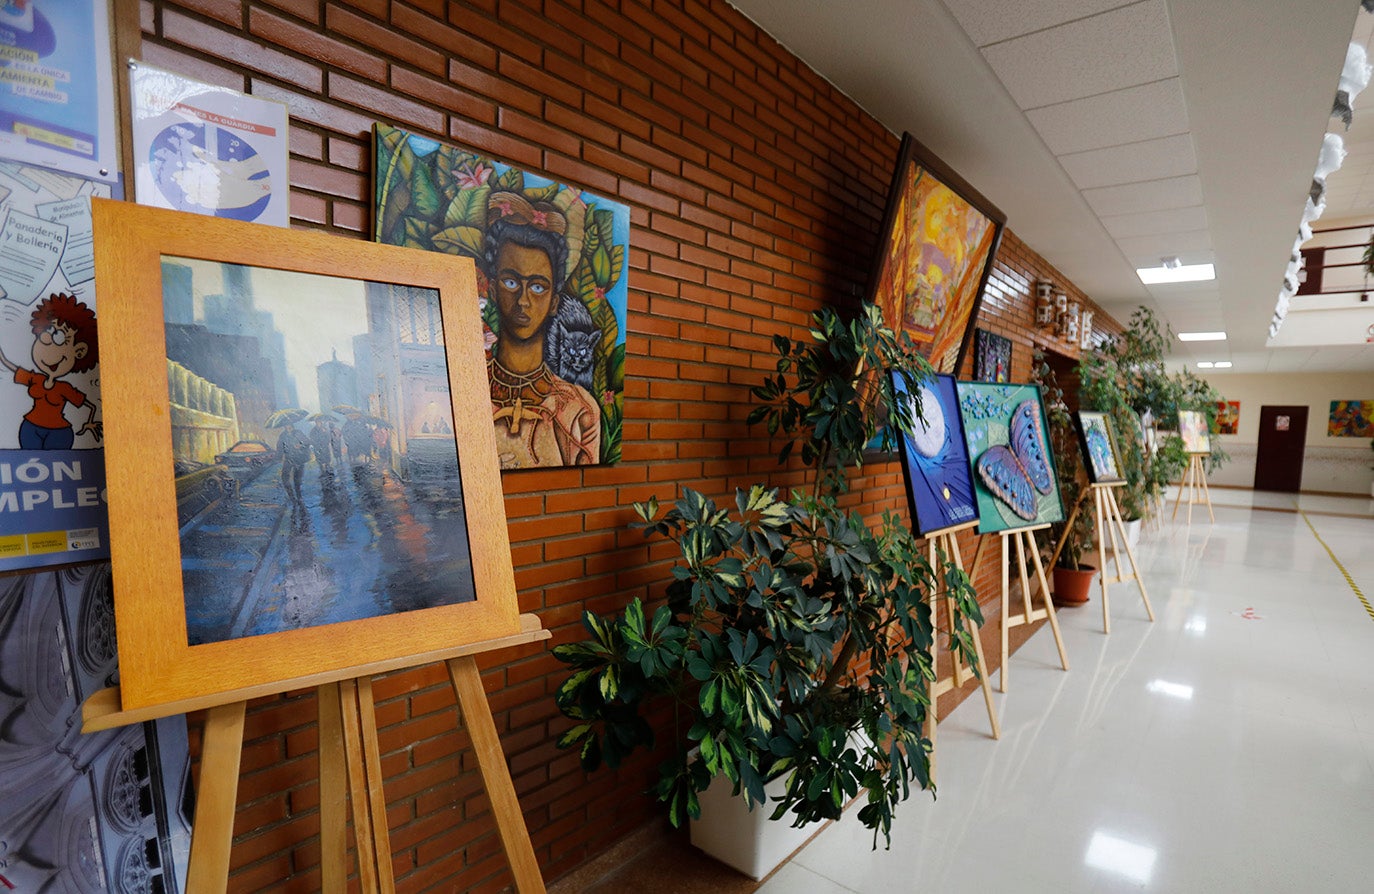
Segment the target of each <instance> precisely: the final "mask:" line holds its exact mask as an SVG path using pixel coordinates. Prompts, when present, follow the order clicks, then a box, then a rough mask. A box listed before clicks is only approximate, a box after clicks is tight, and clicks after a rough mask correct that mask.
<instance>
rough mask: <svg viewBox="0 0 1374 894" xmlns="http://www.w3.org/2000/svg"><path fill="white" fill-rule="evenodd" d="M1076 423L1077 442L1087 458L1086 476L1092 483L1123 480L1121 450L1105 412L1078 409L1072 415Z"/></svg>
mask: <svg viewBox="0 0 1374 894" xmlns="http://www.w3.org/2000/svg"><path fill="white" fill-rule="evenodd" d="M1074 419H1075V421H1076V422H1077V423H1078V443H1079V446H1080V447H1082V448H1083V455H1084V456H1086V457H1087V458H1088V463H1087V466H1088V477H1089V479H1090V480H1091V481H1092V483H1093V484H1116V483H1118V482H1122V481H1125V480H1126V479H1125V477H1123V476H1122V474H1121V461H1120V459H1119V457H1120V455H1121V452H1120V450H1119V449H1118V448H1117V446H1116V436H1115V435H1114V434H1113V433H1112V423H1111V420H1110V419H1108V418H1107V414H1106V413H1094V412H1089V411H1087V410H1080V411H1079V412H1078V413H1076V414H1075V416H1074Z"/></svg>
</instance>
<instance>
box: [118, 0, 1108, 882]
mask: <svg viewBox="0 0 1374 894" xmlns="http://www.w3.org/2000/svg"><path fill="white" fill-rule="evenodd" d="M138 18H139V22H140V25H141V31H142V41H143V48H142V58H143V60H144V61H145V62H147V63H149V64H152V65H156V66H161V67H165V68H168V69H172V70H175V71H178V72H182V73H184V74H188V75H191V76H194V77H198V78H201V79H204V80H207V81H211V82H214V83H217V84H224V85H227V86H230V87H233V88H235V89H239V90H246V91H248V92H251V93H253V94H255V95H257V96H262V97H268V98H273V99H279V100H282V101H284V102H286V103H288V104H289V105H290V107H291V181H292V183H291V187H292V192H291V211H292V217H293V222H294V224H295V225H297V226H302V227H312V228H319V229H325V230H329V231H332V232H335V233H337V234H339V235H341V236H343V237H347V238H354V239H363V238H367V237H368V232H369V227H370V212H369V209H370V206H371V191H370V176H371V160H370V159H371V148H370V127H371V125H372V123H373V122H374V121H383V122H388V123H394V124H397V125H400V126H403V127H406V128H409V129H412V130H415V131H417V132H420V133H423V134H426V135H429V136H433V137H437V138H442V139H446V140H450V141H453V142H456V143H460V144H463V145H465V146H467V147H470V148H473V149H476V150H478V151H481V152H484V153H487V154H490V155H493V156H495V157H498V158H500V159H502V160H505V161H508V162H511V163H513V164H516V165H519V166H522V167H525V168H528V169H532V170H536V171H540V172H543V173H546V174H548V175H550V176H552V177H555V178H558V179H561V180H564V181H567V182H569V183H573V184H577V185H580V186H584V187H586V188H589V189H591V190H593V191H596V192H598V193H602V194H605V195H608V196H612V197H616V198H618V199H619V200H621V201H623V202H625V203H626V204H628V205H629V206H630V208H631V222H632V236H631V251H630V257H629V267H630V273H629V285H630V293H629V314H630V317H629V339H628V359H627V362H626V374H627V375H626V405H625V419H626V421H625V425H624V441H623V455H624V460H623V461H622V462H621V463H620V464H619V465H618V466H614V467H601V468H590V469H580V470H579V469H568V470H551V471H550V470H545V471H533V472H524V473H508V474H507V475H506V476H505V478H504V485H505V490H506V495H507V497H506V510H507V514H508V516H509V523H510V535H511V541H512V552H513V557H514V562H515V570H516V582H517V585H518V587H519V590H520V596H519V598H520V608H521V610H522V611H532V612H537V613H538V614H539V616H540V618H541V619H542V621H543V624H544V626H545V627H547V628H548V629H550V630H551V631H552V632H553V644H557V643H560V642H567V641H570V640H573V639H577V638H579V637H580V636H581V635H582V634H581V628H580V626H579V624H578V619H579V617H580V615H581V613H582V611H583V610H584V609H592V610H595V611H608V610H613V609H616V608H618V607H620V606H622V605H623V604H624V603H625V602H627V601H628V600H629V599H631V598H633V597H636V596H640V597H645V598H650V599H652V598H654V597H656V596H657V595H659V594H660V593H661V591H662V588H663V586H664V585H665V584H666V582H667V580H668V568H669V561H670V560H669V554H668V548H666V547H665V546H664V545H661V544H660V545H653V544H648V543H646V542H645V541H644V539H643V538H642V537H641V536H640V534H639V533H638V532H635V531H631V530H629V529H628V527H627V524H628V522H629V521H630V520H631V516H632V513H631V510H630V509H629V504H630V502H631V501H635V500H642V499H645V498H647V497H649V496H650V495H657V496H658V497H659V498H660V499H670V498H672V497H674V496H676V495H677V494H678V492H679V488H680V487H681V486H683V485H687V486H691V487H695V488H698V489H701V490H704V491H706V492H708V493H710V494H714V495H722V496H723V495H726V494H728V493H730V492H731V491H732V490H733V489H734V488H735V487H736V486H739V485H746V484H749V483H752V482H754V481H756V480H759V479H761V478H767V479H768V480H769V481H771V482H772V483H773V484H775V485H780V486H788V485H792V484H796V483H798V482H799V481H800V480H801V478H800V475H799V473H798V472H797V471H796V470H795V467H794V468H793V469H791V470H783V471H782V472H781V473H780V472H779V471H778V469H777V467H776V463H775V461H774V450H773V445H771V444H770V443H769V442H768V440H767V439H766V438H765V437H762V436H761V435H760V433H759V432H757V431H753V430H751V429H750V428H749V427H748V426H747V425H746V424H745V421H744V420H745V416H746V415H747V413H748V410H749V388H750V386H752V385H754V384H757V383H758V382H759V381H760V378H761V376H762V373H763V371H764V370H768V369H771V368H772V364H773V356H772V350H771V346H770V339H771V336H772V335H773V334H775V333H782V334H785V335H788V336H791V337H793V338H797V337H802V336H804V327H805V325H806V323H807V320H808V317H809V314H810V313H811V312H812V311H813V310H814V309H815V308H817V307H819V306H820V305H822V304H823V303H827V302H843V301H850V300H852V299H853V297H854V296H855V295H858V294H862V290H863V287H864V280H865V278H866V276H867V271H868V267H869V259H870V256H871V254H872V252H873V250H874V245H875V240H876V231H877V229H878V225H879V222H880V218H881V215H882V206H883V202H884V194H885V192H886V189H887V185H888V181H889V178H890V176H891V169H892V166H893V165H894V164H895V161H896V152H897V146H898V138H897V137H896V136H894V135H893V134H891V133H889V132H887V131H886V130H884V129H883V128H882V127H881V126H880V125H879V124H878V123H877V122H876V121H875V120H873V119H872V118H871V117H869V116H868V115H866V114H864V113H863V112H862V111H861V110H860V109H859V108H858V107H857V106H856V105H854V103H852V102H851V101H849V100H848V99H847V98H845V97H844V96H843V95H842V94H840V93H839V92H838V91H837V90H835V89H834V88H833V87H832V86H831V85H830V84H828V83H827V82H826V81H824V80H823V79H821V78H820V77H818V76H817V75H816V74H815V73H814V72H812V71H810V70H809V69H807V68H806V67H805V66H804V65H803V64H801V63H800V62H799V61H798V60H797V59H796V58H794V57H793V56H792V55H791V54H790V53H788V52H787V51H786V50H785V49H783V48H782V47H781V46H779V45H778V44H777V43H776V42H774V41H773V40H772V39H770V38H769V37H767V36H766V35H764V34H762V33H760V32H759V31H758V30H757V29H756V28H755V27H754V25H752V24H751V23H750V22H749V21H747V20H746V19H745V18H743V17H742V16H741V15H739V14H738V13H737V12H736V11H735V10H734V9H733V8H731V7H730V6H729V5H727V4H726V3H725V2H722V0H619V2H601V0H501V2H497V0H473V2H466V3H445V2H443V0H414V2H412V3H399V2H396V3H392V2H386V0H351V2H325V3H321V2H318V0H248V2H241V0H182V2H180V3H176V2H171V0H144V2H141V3H140V5H139V17H138ZM918 136H919V135H918ZM1041 276H1048V277H1050V278H1053V279H1054V280H1055V281H1056V282H1058V283H1061V284H1062V285H1065V286H1069V287H1070V289H1071V292H1072V287H1071V285H1070V284H1069V283H1067V282H1064V281H1063V279H1062V278H1061V277H1059V275H1058V274H1057V273H1056V272H1055V271H1053V270H1052V269H1051V268H1049V267H1048V265H1046V264H1045V263H1044V261H1043V260H1042V259H1040V258H1039V257H1038V256H1037V255H1035V254H1034V252H1032V251H1031V250H1029V249H1028V248H1027V247H1026V246H1024V245H1023V244H1022V243H1021V242H1020V241H1019V240H1018V239H1017V238H1016V237H1015V236H1014V235H1012V234H1010V233H1008V234H1007V236H1006V238H1005V239H1004V241H1003V247H1002V251H1001V253H1000V255H999V260H998V263H997V269H996V273H995V276H994V278H993V280H992V281H991V284H990V286H989V289H988V294H987V298H986V300H985V303H984V309H983V312H982V314H981V315H980V323H979V324H980V325H983V326H985V327H987V328H990V329H992V330H993V331H995V332H999V333H1001V334H1003V335H1006V336H1008V337H1010V338H1011V339H1012V340H1013V343H1014V346H1015V347H1014V355H1013V371H1014V374H1015V377H1016V378H1023V377H1024V376H1025V375H1026V373H1027V371H1028V369H1029V363H1030V345H1031V343H1032V341H1033V340H1034V339H1036V338H1038V337H1040V336H1039V335H1038V334H1037V333H1035V332H1034V331H1033V327H1032V321H1031V299H1030V291H1031V290H1032V289H1033V283H1034V280H1035V279H1036V278H1037V277H1041ZM1074 294H1075V295H1076V297H1078V298H1079V299H1080V300H1084V301H1086V299H1085V298H1084V297H1083V296H1081V295H1077V293H1076V292H1075V293H1074ZM1109 323H1110V321H1108V320H1106V319H1105V318H1104V316H1103V315H1102V314H1100V313H1099V315H1098V326H1099V327H1104V326H1105V325H1108V324H1109ZM858 494H859V495H860V496H858V497H856V500H866V501H867V502H865V503H863V505H864V506H865V507H866V508H869V509H872V510H877V509H880V508H886V507H892V508H898V509H904V497H903V489H902V478H901V469H900V465H899V464H893V463H889V464H880V465H878V466H876V467H874V468H872V469H871V470H870V471H869V474H868V476H867V478H866V480H865V481H864V482H863V485H862V487H861V488H860V489H859V491H858ZM972 540H973V538H971V537H970V538H968V542H969V544H970V546H966V550H967V551H966V553H965V555H966V556H971V555H972V549H971V543H972ZM990 546H992V547H995V546H996V544H995V543H993V544H990ZM984 569H985V570H984V573H983V574H982V575H981V576H980V580H979V583H980V584H981V585H982V586H981V587H980V592H981V593H982V599H983V601H984V603H985V604H987V605H988V606H989V610H988V613H989V614H990V615H991V614H992V607H993V606H995V603H996V596H997V593H996V590H995V589H993V588H994V587H995V586H996V568H995V567H993V566H992V565H991V564H990V563H989V564H987V565H985V566H984ZM985 629H986V631H987V633H988V637H989V638H988V639H987V642H988V643H989V645H990V646H992V645H993V644H995V641H996V640H995V632H996V629H995V624H994V625H989V626H988V627H987V628H985ZM990 659H991V660H992V662H993V663H994V664H995V663H996V660H997V656H996V652H995V649H994V651H993V652H991V653H990ZM482 666H483V676H484V683H485V685H486V689H487V692H488V694H489V696H490V698H491V702H492V708H493V710H494V712H495V715H496V724H497V728H498V730H499V731H500V733H501V737H502V744H503V746H504V749H505V753H506V756H507V758H508V759H509V761H510V765H511V770H512V775H513V776H514V779H515V785H516V789H517V792H518V794H519V798H520V802H521V806H522V808H523V810H524V813H525V818H526V821H527V823H528V825H529V829H530V833H531V836H532V838H533V841H534V846H535V850H536V854H537V856H538V859H539V861H540V864H541V865H542V867H543V869H544V873H545V876H546V877H547V878H549V879H554V878H556V877H558V876H560V875H563V874H565V873H567V872H568V871H570V870H571V869H573V868H575V867H577V866H578V865H579V864H581V863H583V862H584V861H586V860H587V859H588V858H589V857H590V856H592V855H595V854H596V853H597V852H599V851H601V850H603V849H605V848H606V847H607V846H608V845H609V844H611V843H612V842H614V841H615V840H616V839H617V838H619V837H622V836H623V835H625V834H626V833H628V832H630V831H632V830H634V829H635V828H637V827H640V826H642V825H643V824H645V823H647V822H650V821H656V820H658V818H659V816H660V813H659V811H658V810H657V809H656V806H655V805H654V804H653V803H651V802H650V800H649V799H647V798H646V797H645V796H644V795H643V794H642V792H643V791H644V789H645V788H646V787H647V786H648V784H649V782H650V779H651V777H652V774H653V768H654V766H655V765H656V763H657V762H658V760H659V756H658V755H644V756H641V757H640V758H638V759H636V760H634V761H632V762H631V763H629V764H628V765H626V766H624V767H622V768H621V769H620V770H618V771H615V772H612V771H604V770H603V771H601V772H599V773H598V774H596V775H594V776H591V777H587V776H586V775H584V774H583V773H582V772H581V770H580V769H579V768H578V766H577V761H576V757H575V756H574V755H570V754H565V753H562V752H560V751H559V750H558V749H557V748H556V747H555V745H554V741H555V739H556V737H557V736H558V734H559V733H560V732H561V731H562V730H563V729H564V728H566V724H565V722H564V721H563V720H562V719H561V718H560V717H559V715H558V714H557V711H556V709H555V707H554V704H553V699H552V693H553V691H554V689H555V688H556V687H557V685H558V684H559V682H560V681H561V679H562V676H563V675H562V673H561V670H560V665H559V664H558V662H556V661H555V660H554V659H553V658H552V656H551V654H550V652H549V648H548V646H546V645H544V644H540V645H538V646H535V647H530V648H525V649H521V650H512V651H510V652H506V653H501V654H498V655H495V656H489V657H488V658H487V659H486V660H484V661H483V663H482ZM376 692H377V698H378V701H379V707H378V720H379V724H380V726H381V742H382V747H383V750H384V757H383V769H384V770H385V772H386V774H387V782H386V793H387V798H388V801H389V805H390V808H389V819H390V825H391V829H392V845H393V850H394V854H393V858H394V861H395V866H396V872H397V876H398V887H399V888H400V890H402V891H424V890H442V891H494V890H499V889H501V888H502V887H504V886H506V885H508V884H509V883H510V876H509V873H508V872H507V870H506V868H505V862H504V858H503V856H502V854H501V851H500V845H499V842H498V840H497V838H496V835H495V830H494V826H493V824H492V822H491V819H490V811H489V807H488V804H487V801H486V799H485V797H484V796H483V795H482V793H481V784H480V780H479V779H478V777H477V773H476V768H475V765H474V762H473V758H472V755H471V753H470V752H469V751H468V750H467V746H468V741H467V737H466V734H465V733H464V732H462V731H461V730H460V729H457V728H456V727H457V723H456V715H455V709H454V704H453V696H452V692H451V690H450V688H449V687H448V685H447V682H446V677H445V676H444V674H443V672H442V668H440V667H437V666H435V667H425V668H420V669H416V670H413V671H409V672H404V673H396V674H392V675H390V676H388V677H386V678H384V679H382V680H380V681H379V682H378V685H377V689H376ZM965 694H966V693H965ZM962 696H963V694H960V693H952V694H951V695H950V696H947V699H949V702H948V704H949V706H952V705H953V703H954V702H955V701H956V700H958V699H959V698H961V697H962ZM249 710H250V714H249V718H248V727H247V733H246V743H245V749H244V759H243V770H242V780H241V783H240V786H239V808H238V814H237V821H236V824H235V831H236V836H237V837H236V840H235V847H234V853H233V865H234V869H233V876H232V882H231V887H232V888H233V889H234V890H242V891H247V890H253V891H258V890H289V891H308V890H315V889H316V888H317V887H318V884H319V868H318V863H319V842H318V838H317V837H316V836H317V832H318V828H319V821H318V813H317V808H318V800H319V793H318V787H317V785H316V783H315V782H314V780H313V777H314V775H315V773H316V763H315V754H314V752H315V747H316V741H317V730H316V727H315V723H314V721H313V717H314V712H315V706H314V698H313V695H312V694H311V693H293V694H288V695H287V696H283V697H281V698H274V699H265V700H261V701H259V702H255V703H253V704H252V705H250V709H249ZM945 710H948V707H945ZM199 722H200V718H199V717H192V733H193V747H194V743H195V741H196V740H197V738H198V732H199V726H198V724H199ZM660 728H661V729H662V732H663V738H666V737H667V736H668V735H670V734H671V733H670V730H671V727H670V726H669V725H668V724H667V723H666V722H664V723H662V724H661V725H660Z"/></svg>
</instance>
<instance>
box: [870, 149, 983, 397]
mask: <svg viewBox="0 0 1374 894" xmlns="http://www.w3.org/2000/svg"><path fill="white" fill-rule="evenodd" d="M937 218H938V220H939V223H940V225H939V226H936V227H933V228H932V227H929V226H927V224H928V223H931V222H932V221H934V220H935V219H937ZM1006 221H1007V217H1006V215H1005V214H1003V213H1002V212H1001V211H1000V210H999V209H998V208H997V206H995V205H993V204H992V202H990V201H988V200H987V199H986V198H985V197H984V196H983V195H982V194H981V193H979V192H978V191H977V190H976V189H974V188H973V187H972V186H971V185H970V184H969V183H968V181H966V180H964V178H962V177H960V176H959V175H958V174H957V173H955V172H954V171H953V170H952V169H951V168H950V167H949V166H948V165H946V164H945V163H944V162H943V161H941V160H940V159H939V158H938V157H937V156H936V155H935V153H933V152H931V151H930V150H929V149H927V148H926V147H925V146H923V145H921V143H920V142H919V141H917V140H916V138H915V137H913V136H912V135H911V134H909V133H907V134H903V135H902V143H901V146H900V147H899V149H898V152H897V167H896V170H895V171H894V172H893V177H892V184H891V186H890V187H889V189H888V195H887V205H886V209H885V210H884V213H883V224H882V229H881V230H880V231H879V234H880V235H879V242H878V251H877V252H876V254H875V257H874V259H873V268H872V270H871V272H870V275H869V278H868V281H869V283H870V286H869V293H868V301H869V302H870V303H872V304H876V305H878V307H880V308H881V309H882V311H883V319H884V321H886V323H887V325H888V326H889V327H891V328H892V330H893V331H894V332H899V333H901V332H905V333H907V334H908V335H910V336H911V338H912V340H913V341H914V342H915V343H916V348H917V351H918V352H919V353H920V354H921V356H922V357H925V358H926V359H927V360H929V361H930V365H931V366H933V367H934V368H935V371H936V372H943V373H953V374H956V375H957V374H958V372H959V370H961V369H962V368H963V363H964V357H965V355H966V354H967V353H968V350H969V344H970V343H971V342H972V340H973V321H974V320H976V319H977V317H978V308H979V306H980V305H981V304H982V300H983V290H984V288H985V287H986V285H987V281H988V277H989V276H990V275H991V273H992V263H993V259H994V258H996V256H997V248H998V246H999V245H1000V244H1001V241H1002V231H1003V227H1004V226H1005V225H1006ZM932 229H934V230H935V231H938V232H939V233H940V234H941V238H940V240H938V241H931V240H930V239H928V237H927V233H928V232H929V231H930V230H932ZM946 241H947V242H948V243H949V244H945V242H946ZM914 299H916V300H914Z"/></svg>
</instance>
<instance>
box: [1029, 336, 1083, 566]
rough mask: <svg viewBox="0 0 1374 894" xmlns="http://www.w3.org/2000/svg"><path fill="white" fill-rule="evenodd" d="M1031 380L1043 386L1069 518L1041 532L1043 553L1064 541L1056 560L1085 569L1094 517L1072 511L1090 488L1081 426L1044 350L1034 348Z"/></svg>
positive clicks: (1059, 482)
mask: <svg viewBox="0 0 1374 894" xmlns="http://www.w3.org/2000/svg"><path fill="white" fill-rule="evenodd" d="M1031 381H1032V382H1034V383H1036V384H1037V385H1039V386H1040V387H1041V389H1042V390H1043V393H1044V398H1045V418H1046V421H1047V422H1048V423H1049V441H1050V451H1051V452H1052V453H1053V454H1054V459H1055V465H1054V467H1055V473H1056V474H1057V475H1058V476H1059V480H1058V484H1059V498H1060V500H1061V501H1062V502H1063V504H1064V508H1065V510H1066V511H1067V512H1069V515H1070V516H1071V518H1070V517H1066V518H1065V519H1064V520H1063V521H1060V522H1055V523H1054V524H1052V525H1050V527H1049V529H1048V530H1047V531H1044V532H1042V534H1041V537H1042V538H1043V539H1042V540H1041V541H1040V547H1041V549H1040V552H1041V553H1042V554H1044V556H1045V558H1046V559H1049V558H1050V557H1051V554H1052V553H1053V551H1054V549H1055V548H1056V546H1058V544H1060V542H1061V541H1062V543H1063V546H1062V547H1060V551H1059V555H1058V557H1057V558H1056V559H1055V562H1056V563H1057V564H1058V565H1060V566H1062V567H1064V568H1068V569H1071V570H1073V571H1080V570H1083V569H1082V567H1081V566H1082V559H1083V550H1085V549H1086V548H1087V547H1088V544H1090V543H1091V542H1092V539H1093V527H1094V520H1093V515H1092V513H1091V512H1088V511H1086V508H1083V509H1080V510H1079V511H1078V512H1077V513H1074V512H1073V507H1074V506H1077V505H1078V501H1079V500H1080V499H1082V497H1083V492H1084V491H1085V490H1086V489H1087V486H1088V480H1087V472H1086V470H1085V469H1084V468H1083V457H1082V453H1081V452H1080V450H1079V447H1078V429H1077V427H1076V426H1075V425H1074V421H1073V416H1072V415H1071V414H1070V413H1069V408H1068V405H1067V404H1066V403H1065V401H1064V389H1063V388H1061V387H1060V386H1059V377H1058V376H1057V375H1056V374H1055V372H1054V369H1053V368H1052V367H1051V366H1050V364H1049V361H1048V360H1047V358H1046V357H1045V353H1044V351H1042V350H1041V349H1040V348H1036V349H1035V353H1034V354H1033V355H1032V358H1031Z"/></svg>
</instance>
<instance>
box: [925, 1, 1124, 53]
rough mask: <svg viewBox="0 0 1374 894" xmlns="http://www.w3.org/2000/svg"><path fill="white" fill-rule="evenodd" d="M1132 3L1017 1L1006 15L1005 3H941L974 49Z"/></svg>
mask: <svg viewBox="0 0 1374 894" xmlns="http://www.w3.org/2000/svg"><path fill="white" fill-rule="evenodd" d="M1129 2H1135V0H1124V2H1123V0H1019V2H1018V3H1017V4H1016V14H1015V15H1008V14H1007V4H1006V0H945V5H946V6H947V7H949V11H950V12H952V13H954V17H955V18H956V19H958V20H959V24H960V25H961V26H962V27H963V29H964V30H965V31H967V32H968V36H969V37H971V38H973V42H974V43H975V44H977V45H978V46H980V47H982V46H987V45H988V44H990V43H996V42H998V41H1002V40H1006V39H1008V38H1011V37H1019V36H1021V35H1022V34H1029V33H1031V32H1032V31H1040V30H1042V29H1045V28H1051V27H1053V26H1055V25H1062V24H1063V23H1065V22H1072V21H1074V20H1076V19H1081V18H1086V17H1088V16H1091V15H1096V14H1097V13H1099V12H1104V11H1106V10H1108V9H1114V8H1115V7H1118V6H1125V5H1127V3H1129Z"/></svg>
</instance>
